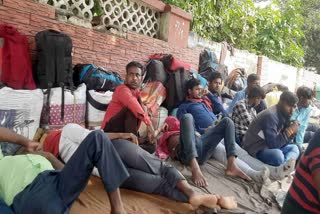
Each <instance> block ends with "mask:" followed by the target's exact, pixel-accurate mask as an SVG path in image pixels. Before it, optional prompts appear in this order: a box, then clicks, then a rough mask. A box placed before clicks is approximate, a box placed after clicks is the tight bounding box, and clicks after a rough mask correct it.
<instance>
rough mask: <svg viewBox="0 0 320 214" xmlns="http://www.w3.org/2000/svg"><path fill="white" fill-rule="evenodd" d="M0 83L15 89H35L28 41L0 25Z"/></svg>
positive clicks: (11, 29) (14, 30)
mask: <svg viewBox="0 0 320 214" xmlns="http://www.w3.org/2000/svg"><path fill="white" fill-rule="evenodd" d="M0 76H1V79H0V81H1V82H3V83H4V84H6V85H7V86H9V87H11V88H14V89H35V88H36V84H35V82H34V80H33V76H32V65H31V58H30V53H29V44H28V39H27V37H26V36H25V35H22V34H20V33H19V32H18V31H17V29H15V28H14V27H11V26H9V25H6V24H3V25H1V24H0Z"/></svg>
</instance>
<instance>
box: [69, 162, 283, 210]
mask: <svg viewBox="0 0 320 214" xmlns="http://www.w3.org/2000/svg"><path fill="white" fill-rule="evenodd" d="M170 162H171V163H172V164H173V165H175V166H176V167H177V168H178V169H179V170H180V171H181V172H182V174H183V175H185V177H186V178H187V179H188V181H191V173H190V170H188V168H186V167H184V166H182V165H181V164H180V163H178V162H172V161H170ZM201 168H202V171H203V173H204V175H205V177H206V178H207V181H208V183H209V186H208V187H207V188H206V189H199V188H196V187H193V188H194V190H195V191H197V192H210V193H214V194H220V195H223V196H227V195H232V196H235V197H236V198H237V201H238V209H235V210H221V211H220V212H219V213H279V212H280V211H279V208H278V205H277V204H276V201H275V197H274V195H273V194H272V193H271V192H269V191H268V190H267V189H266V188H262V189H263V191H261V185H259V184H257V183H254V182H246V181H244V180H241V179H238V178H237V179H235V178H232V177H226V176H224V167H223V166H222V165H221V164H220V163H218V162H217V161H215V160H210V161H208V163H206V164H204V165H203V166H202V167H201ZM121 194H122V198H123V201H124V204H125V209H126V210H127V212H128V213H139V214H140V213H141V214H144V213H146V214H147V213H152V214H158V213H159V214H176V213H181V214H188V213H195V212H194V211H193V210H192V207H191V206H190V205H189V204H185V203H179V202H175V201H172V200H169V199H167V198H164V197H161V196H157V195H152V194H144V193H138V192H134V191H130V190H124V189H122V190H121ZM107 197H108V196H107V194H106V192H105V190H104V187H103V184H102V182H101V180H100V179H99V178H97V177H93V176H92V178H91V179H90V182H89V184H88V186H87V188H86V189H85V190H84V192H83V193H82V194H81V195H80V197H79V199H78V200H77V201H76V202H75V203H74V205H73V207H72V209H71V214H87V213H90V214H91V213H94V214H100V213H101V214H102V213H108V212H109V211H110V204H109V202H108V198H107Z"/></svg>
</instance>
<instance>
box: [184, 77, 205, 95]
mask: <svg viewBox="0 0 320 214" xmlns="http://www.w3.org/2000/svg"><path fill="white" fill-rule="evenodd" d="M186 90H187V96H188V97H190V98H192V99H200V98H201V96H202V90H203V87H202V85H201V82H200V80H198V79H194V78H192V79H190V80H189V81H188V82H187V84H186Z"/></svg>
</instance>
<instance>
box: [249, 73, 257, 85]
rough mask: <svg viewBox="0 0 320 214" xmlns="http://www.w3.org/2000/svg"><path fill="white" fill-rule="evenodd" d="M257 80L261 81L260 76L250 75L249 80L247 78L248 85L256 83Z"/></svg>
mask: <svg viewBox="0 0 320 214" xmlns="http://www.w3.org/2000/svg"><path fill="white" fill-rule="evenodd" d="M256 80H260V78H259V76H258V75H256V74H250V75H249V76H248V78H247V82H248V83H252V82H254V81H256Z"/></svg>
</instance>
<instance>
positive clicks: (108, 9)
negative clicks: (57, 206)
mask: <svg viewBox="0 0 320 214" xmlns="http://www.w3.org/2000/svg"><path fill="white" fill-rule="evenodd" d="M102 2H103V3H102V7H103V10H104V13H105V15H103V17H102V22H103V24H104V25H106V26H109V25H115V26H121V27H125V28H127V29H129V30H132V31H135V32H138V33H140V34H144V35H148V36H150V37H153V38H157V37H158V32H159V28H160V13H159V12H157V11H155V10H153V9H151V8H149V7H147V6H145V5H143V4H141V3H139V2H135V1H128V0H102Z"/></svg>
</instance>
